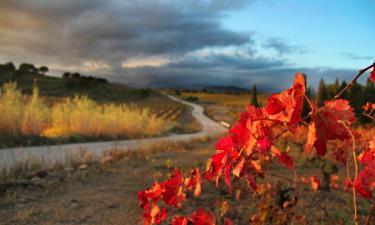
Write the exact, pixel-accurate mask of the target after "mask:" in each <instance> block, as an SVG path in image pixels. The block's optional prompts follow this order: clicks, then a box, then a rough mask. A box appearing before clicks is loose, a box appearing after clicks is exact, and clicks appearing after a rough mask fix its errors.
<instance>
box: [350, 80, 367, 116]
mask: <svg viewBox="0 0 375 225" xmlns="http://www.w3.org/2000/svg"><path fill="white" fill-rule="evenodd" d="M349 102H350V105H351V106H352V107H353V108H354V112H355V113H356V115H357V116H358V117H359V116H360V115H361V114H362V111H363V110H362V106H363V105H364V104H365V102H364V96H363V93H362V86H361V85H360V84H358V83H357V82H354V83H353V86H352V87H351V88H350V90H349Z"/></svg>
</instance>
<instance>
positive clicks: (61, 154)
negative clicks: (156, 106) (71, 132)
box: [0, 96, 226, 170]
mask: <svg viewBox="0 0 375 225" xmlns="http://www.w3.org/2000/svg"><path fill="white" fill-rule="evenodd" d="M168 97H169V98H171V99H172V100H174V101H178V102H181V103H183V104H185V105H188V106H191V107H192V108H193V110H192V114H193V116H194V117H195V118H196V119H197V121H199V122H200V123H201V124H202V127H203V129H202V130H201V131H200V132H197V133H193V134H180V135H174V134H171V135H170V136H167V137H157V138H147V139H135V140H124V141H107V142H91V143H78V144H64V145H51V146H36V147H22V148H8V149H1V150H0V170H2V169H7V168H10V167H12V166H13V165H15V164H16V163H18V162H25V161H28V160H30V159H31V160H32V161H33V162H34V161H36V162H40V163H42V164H46V165H48V164H55V163H56V162H64V161H65V160H67V159H69V158H71V157H74V156H75V155H77V154H79V153H80V152H81V151H82V150H85V151H89V152H90V153H91V154H92V156H93V157H100V156H102V155H103V153H104V152H106V151H108V150H110V149H114V148H117V149H127V150H136V149H137V147H138V146H140V145H143V146H144V145H151V146H152V145H155V144H157V143H162V142H165V141H188V140H190V139H194V138H204V137H206V136H213V135H215V134H220V133H224V132H225V131H226V129H225V128H224V127H222V126H221V125H220V124H219V123H217V122H215V121H213V120H211V119H210V118H208V117H207V116H205V115H204V113H203V112H204V109H203V107H202V106H200V105H197V104H194V103H190V102H186V101H183V100H181V99H178V98H176V97H173V96H168Z"/></svg>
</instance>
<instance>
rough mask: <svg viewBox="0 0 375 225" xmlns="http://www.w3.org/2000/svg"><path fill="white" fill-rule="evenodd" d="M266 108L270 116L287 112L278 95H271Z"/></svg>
mask: <svg viewBox="0 0 375 225" xmlns="http://www.w3.org/2000/svg"><path fill="white" fill-rule="evenodd" d="M265 108H266V111H267V113H268V114H270V115H275V114H278V113H279V112H281V111H284V110H285V106H284V104H283V103H282V102H281V101H280V100H279V99H278V95H271V96H270V97H268V100H267V104H266V107H265Z"/></svg>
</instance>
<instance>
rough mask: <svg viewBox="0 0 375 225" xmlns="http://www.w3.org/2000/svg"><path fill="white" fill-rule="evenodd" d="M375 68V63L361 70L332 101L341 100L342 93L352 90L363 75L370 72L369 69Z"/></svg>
mask: <svg viewBox="0 0 375 225" xmlns="http://www.w3.org/2000/svg"><path fill="white" fill-rule="evenodd" d="M373 67H375V62H374V63H373V64H371V65H370V66H368V67H366V68H363V69H361V70H359V71H358V74H357V76H355V77H354V79H353V80H352V81H351V82H350V83H349V84H348V85H346V87H344V89H342V90H341V91H340V92H339V93H338V94H337V95H335V97H333V99H332V101H333V100H337V99H338V98H340V96H341V95H342V93H344V92H345V91H346V90H348V89H349V88H351V87H352V86H353V84H354V83H355V82H356V81H357V80H358V78H359V77H360V76H361V75H362V74H364V73H365V72H366V71H367V70H369V69H371V68H373Z"/></svg>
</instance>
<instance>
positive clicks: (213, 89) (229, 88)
mask: <svg viewBox="0 0 375 225" xmlns="http://www.w3.org/2000/svg"><path fill="white" fill-rule="evenodd" d="M202 90H206V91H208V92H219V93H220V92H233V93H239V92H249V91H250V89H246V88H242V87H238V86H234V85H230V86H208V87H205V88H203V89H202Z"/></svg>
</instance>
